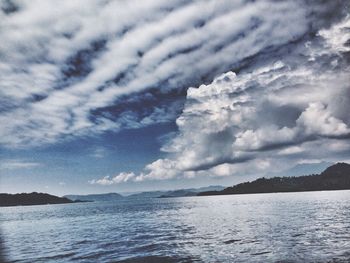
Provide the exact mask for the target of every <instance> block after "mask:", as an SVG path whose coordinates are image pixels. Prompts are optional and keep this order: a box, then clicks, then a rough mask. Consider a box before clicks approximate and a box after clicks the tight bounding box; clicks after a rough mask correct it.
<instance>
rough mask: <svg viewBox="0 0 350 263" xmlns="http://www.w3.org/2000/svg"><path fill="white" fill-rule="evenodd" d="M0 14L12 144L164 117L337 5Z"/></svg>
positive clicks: (81, 7) (6, 139)
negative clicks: (193, 91)
mask: <svg viewBox="0 0 350 263" xmlns="http://www.w3.org/2000/svg"><path fill="white" fill-rule="evenodd" d="M344 2H345V1H344ZM53 5H54V8H53ZM0 10H1V11H0V21H1V22H0V23H1V25H0V26H1V30H0V37H1V39H2V41H1V43H0V79H1V82H0V98H1V99H0V105H1V107H0V111H1V116H0V125H1V129H0V144H1V145H2V146H6V147H20V146H32V145H40V144H44V143H54V142H57V141H60V140H63V139H65V138H70V137H77V136H86V135H92V134H96V133H101V132H104V131H108V130H113V131H119V130H122V129H128V128H139V127H143V126H147V125H150V124H154V123H159V122H167V121H172V120H174V119H175V118H176V117H177V116H178V114H179V113H180V112H181V108H182V106H183V101H182V100H181V98H182V99H183V96H182V94H183V90H185V89H186V88H187V87H188V86H197V85H199V84H200V83H203V82H208V81H211V80H212V79H213V78H214V76H216V75H218V74H220V73H222V72H226V71H228V70H230V69H235V68H237V69H239V68H242V67H245V66H246V64H247V63H248V61H249V60H250V59H252V58H253V57H255V56H260V55H263V54H267V53H268V52H271V51H275V50H278V49H280V48H281V47H283V46H285V45H288V44H289V43H294V42H298V41H300V40H301V39H302V38H304V37H305V36H306V35H307V34H312V32H315V30H317V29H318V28H319V27H321V26H324V25H326V24H327V23H329V21H331V20H332V19H333V14H337V15H338V16H339V13H341V10H343V7H342V4H339V3H337V4H334V3H328V4H326V5H319V4H318V3H317V1H312V2H311V3H310V1H307V2H306V1H301V0H300V1H283V2H282V1H273V0H264V1H245V0H241V1H228V0H219V1H217V0H212V1H184V0H171V1H169V0H167V1H163V0H147V1H143V2H142V3H140V2H139V1H98V0H92V1H81V0H73V1H71V0H62V1H55V2H51V1H49V2H47V1H40V0H36V1H26V0H8V1H2V2H1V4H0ZM291 10H293V11H291ZM331 44H332V43H331ZM155 90H156V91H155ZM174 90H175V91H176V92H179V93H178V96H177V97H176V96H175V97H176V100H175V101H170V102H168V103H165V104H164V103H162V101H163V100H162V98H163V97H162V96H164V94H174V93H171V92H174ZM150 91H151V92H150ZM137 94H139V95H137ZM140 94H141V95H140ZM132 98H134V99H135V100H136V98H137V100H136V101H135V100H134V101H133V102H131V101H132ZM125 101H129V103H124V104H123V102H125ZM135 103H139V104H141V105H145V106H144V107H140V108H139V107H136V106H135ZM120 105H123V107H122V108H121V107H118V106H120ZM167 105H170V107H168V106H167Z"/></svg>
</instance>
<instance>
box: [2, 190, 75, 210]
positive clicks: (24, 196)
mask: <svg viewBox="0 0 350 263" xmlns="http://www.w3.org/2000/svg"><path fill="white" fill-rule="evenodd" d="M75 202H76V201H72V200H70V199H68V198H66V197H58V196H55V195H50V194H46V193H37V192H33V193H21V194H5V193H0V206H2V207H3V206H19V205H46V204H69V203H75Z"/></svg>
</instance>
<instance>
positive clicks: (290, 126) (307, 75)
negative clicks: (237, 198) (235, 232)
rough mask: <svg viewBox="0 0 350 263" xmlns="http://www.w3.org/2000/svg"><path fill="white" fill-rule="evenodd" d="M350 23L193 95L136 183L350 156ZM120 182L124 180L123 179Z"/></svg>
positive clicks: (256, 170) (280, 167)
mask: <svg viewBox="0 0 350 263" xmlns="http://www.w3.org/2000/svg"><path fill="white" fill-rule="evenodd" d="M349 28H350V17H349V16H347V17H346V18H345V19H344V20H343V21H341V22H339V23H336V24H334V25H333V26H332V27H330V28H328V29H322V30H320V31H319V32H318V34H317V36H316V37H315V38H314V39H313V40H308V41H305V42H302V43H298V44H297V45H294V46H293V49H292V50H289V51H288V52H287V53H285V54H284V56H283V57H279V58H277V57H274V56H271V57H270V58H269V59H266V60H265V61H264V63H260V64H258V65H257V66H256V65H252V66H251V67H250V68H249V69H248V70H247V71H244V72H241V73H240V74H235V73H234V72H227V73H225V74H223V75H221V76H220V77H218V78H216V79H215V80H214V81H213V82H212V83H211V84H209V85H201V86H200V87H199V88H190V89H188V91H187V99H186V104H185V107H184V109H183V112H182V114H181V115H180V116H179V117H178V118H177V120H176V123H177V126H178V129H179V132H178V134H177V136H176V137H175V138H172V139H171V140H170V141H169V142H168V143H166V144H165V145H164V146H163V151H164V152H166V153H167V154H168V157H167V158H166V159H159V160H157V161H155V162H153V163H151V164H149V165H147V166H146V167H145V171H144V172H143V173H141V174H139V175H137V176H135V175H133V176H132V177H130V178H129V180H133V181H142V180H150V179H152V180H159V179H170V178H175V177H193V176H198V175H209V176H226V175H233V174H243V173H245V174H247V173H248V174H253V173H255V174H264V173H265V172H267V171H268V172H273V171H279V170H283V169H286V168H288V167H292V166H293V165H296V164H298V163H306V162H308V161H312V162H315V160H316V161H319V160H326V161H339V160H348V159H349V157H350V140H349V139H350V115H349V112H350V63H349V53H350V47H349V44H348V43H349V40H350V32H349V30H348V29H349ZM117 177H118V176H117Z"/></svg>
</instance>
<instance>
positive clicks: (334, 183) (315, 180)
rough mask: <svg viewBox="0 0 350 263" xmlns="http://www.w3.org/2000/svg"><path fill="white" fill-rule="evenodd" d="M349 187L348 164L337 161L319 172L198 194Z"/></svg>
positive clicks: (262, 180)
mask: <svg viewBox="0 0 350 263" xmlns="http://www.w3.org/2000/svg"><path fill="white" fill-rule="evenodd" d="M345 189H350V164H347V163H337V164H335V165H332V166H330V167H328V168H327V169H326V170H324V171H323V172H322V173H321V174H312V175H304V176H299V177H273V178H259V179H257V180H255V181H252V182H245V183H241V184H237V185H234V186H231V187H227V188H225V189H224V190H222V191H207V192H201V193H199V194H198V195H199V196H204V195H228V194H252V193H273V192H301V191H321V190H345Z"/></svg>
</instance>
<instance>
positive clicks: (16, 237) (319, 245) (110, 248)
mask: <svg viewBox="0 0 350 263" xmlns="http://www.w3.org/2000/svg"><path fill="white" fill-rule="evenodd" d="M0 212H1V236H2V240H3V245H4V255H5V261H6V262H35V263H38V262H45V263H47V262H94V263H95V262H129V263H131V262H159V263H167V262H350V191H320V192H298V193H271V194H249V195H226V196H205V197H204V196H203V197H182V198H148V199H128V198H124V199H122V200H120V201H117V202H116V201H114V202H89V203H73V204H60V205H39V206H18V207H6V208H0Z"/></svg>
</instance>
